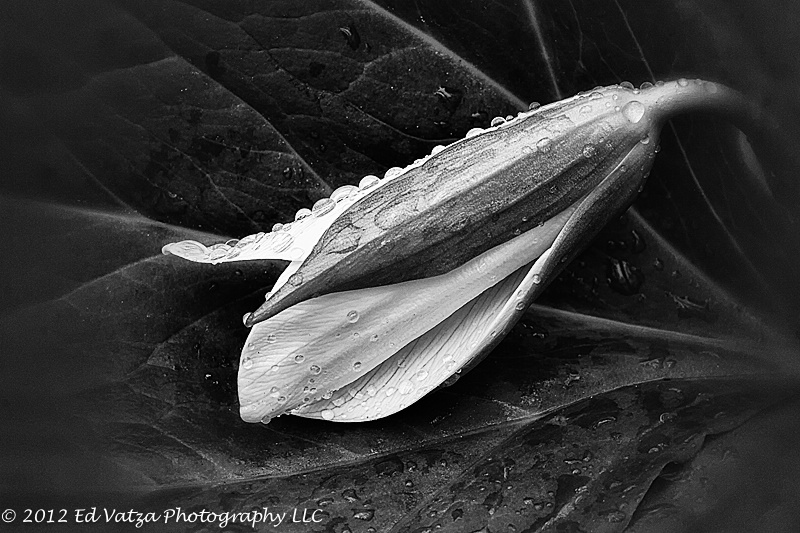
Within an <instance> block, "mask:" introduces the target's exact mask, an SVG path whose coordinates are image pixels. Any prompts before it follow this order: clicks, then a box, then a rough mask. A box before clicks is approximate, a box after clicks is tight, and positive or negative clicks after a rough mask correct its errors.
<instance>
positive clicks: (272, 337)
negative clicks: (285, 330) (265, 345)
mask: <svg viewBox="0 0 800 533" xmlns="http://www.w3.org/2000/svg"><path fill="white" fill-rule="evenodd" d="M265 340H266V341H267V342H269V343H273V342H275V341H277V340H278V336H277V335H275V334H274V333H270V334H269V335H267V337H266V339H265Z"/></svg>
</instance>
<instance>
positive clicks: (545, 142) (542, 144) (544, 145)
mask: <svg viewBox="0 0 800 533" xmlns="http://www.w3.org/2000/svg"><path fill="white" fill-rule="evenodd" d="M536 147H537V148H538V149H539V150H541V151H542V152H547V151H548V150H550V138H549V137H542V138H541V139H539V140H538V141H536Z"/></svg>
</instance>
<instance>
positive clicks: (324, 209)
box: [311, 198, 336, 217]
mask: <svg viewBox="0 0 800 533" xmlns="http://www.w3.org/2000/svg"><path fill="white" fill-rule="evenodd" d="M334 207H336V202H335V201H333V200H331V199H330V198H323V199H321V200H317V202H316V203H315V204H314V206H313V207H312V208H311V213H313V214H314V216H317V217H321V216H324V215H327V214H328V213H330V212H331V211H333V208H334Z"/></svg>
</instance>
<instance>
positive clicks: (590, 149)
mask: <svg viewBox="0 0 800 533" xmlns="http://www.w3.org/2000/svg"><path fill="white" fill-rule="evenodd" d="M594 153H595V149H594V146H592V145H591V144H587V145H586V146H584V147H583V157H592V156H593V155H594Z"/></svg>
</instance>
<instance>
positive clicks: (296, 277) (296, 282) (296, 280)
mask: <svg viewBox="0 0 800 533" xmlns="http://www.w3.org/2000/svg"><path fill="white" fill-rule="evenodd" d="M286 283H288V284H289V285H291V286H292V287H298V286H300V285H302V284H303V275H302V274H300V273H299V272H298V273H296V274H292V275H291V276H289V279H288V280H286Z"/></svg>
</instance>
